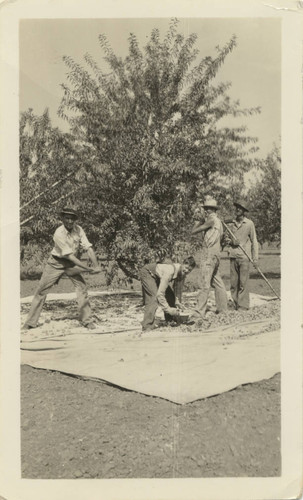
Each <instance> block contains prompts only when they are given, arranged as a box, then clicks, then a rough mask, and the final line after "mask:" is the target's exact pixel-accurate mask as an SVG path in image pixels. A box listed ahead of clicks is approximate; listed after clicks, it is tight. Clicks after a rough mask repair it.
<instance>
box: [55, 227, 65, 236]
mask: <svg viewBox="0 0 303 500" xmlns="http://www.w3.org/2000/svg"><path fill="white" fill-rule="evenodd" d="M65 233H66V229H65V227H64V225H63V224H61V226H59V227H57V229H56V231H55V232H54V236H58V235H61V234H65Z"/></svg>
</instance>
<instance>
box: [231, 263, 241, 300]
mask: <svg viewBox="0 0 303 500" xmlns="http://www.w3.org/2000/svg"><path fill="white" fill-rule="evenodd" d="M239 279H240V278H239V266H238V262H237V260H236V259H230V294H231V298H232V299H233V301H234V305H235V308H236V309H237V308H238V293H239Z"/></svg>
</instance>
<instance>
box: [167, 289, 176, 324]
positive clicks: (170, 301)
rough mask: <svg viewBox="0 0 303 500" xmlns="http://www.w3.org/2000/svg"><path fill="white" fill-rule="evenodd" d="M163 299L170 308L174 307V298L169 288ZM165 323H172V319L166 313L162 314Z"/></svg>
mask: <svg viewBox="0 0 303 500" xmlns="http://www.w3.org/2000/svg"><path fill="white" fill-rule="evenodd" d="M165 298H166V300H167V303H168V305H169V306H170V307H176V297H175V294H174V292H173V290H172V289H171V287H170V286H168V287H167V289H166V292H165ZM164 318H165V321H172V320H173V319H174V318H173V316H171V315H170V314H168V313H166V312H165V313H164Z"/></svg>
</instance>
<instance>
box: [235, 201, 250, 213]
mask: <svg viewBox="0 0 303 500" xmlns="http://www.w3.org/2000/svg"><path fill="white" fill-rule="evenodd" d="M234 206H235V207H240V208H242V209H243V210H245V212H249V208H247V205H246V202H245V201H242V200H239V201H235V202H234Z"/></svg>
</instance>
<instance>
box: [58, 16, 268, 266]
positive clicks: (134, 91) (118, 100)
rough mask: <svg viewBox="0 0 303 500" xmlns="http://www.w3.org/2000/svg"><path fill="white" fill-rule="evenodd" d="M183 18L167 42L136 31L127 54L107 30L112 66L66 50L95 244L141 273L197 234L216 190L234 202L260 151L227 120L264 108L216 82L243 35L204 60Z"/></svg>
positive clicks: (86, 214) (85, 213)
mask: <svg viewBox="0 0 303 500" xmlns="http://www.w3.org/2000/svg"><path fill="white" fill-rule="evenodd" d="M177 25H178V22H177V21H176V20H174V21H172V22H171V25H170V28H169V30H168V32H167V33H166V35H165V37H164V38H163V39H161V37H160V33H159V31H158V30H157V29H154V30H153V31H152V32H151V35H150V38H149V41H148V43H147V45H146V46H145V47H144V48H143V49H141V48H140V47H139V44H138V41H137V38H136V36H135V35H134V34H131V35H130V36H129V52H128V55H127V57H125V59H121V58H119V57H118V56H117V55H115V54H114V52H113V50H112V49H111V47H110V45H109V43H108V41H107V39H106V37H104V36H103V35H100V37H99V41H100V45H101V49H102V51H103V56H104V62H103V64H102V67H103V68H104V67H105V66H106V69H105V70H104V69H101V67H100V65H98V64H97V62H96V61H95V60H93V58H92V57H91V56H90V55H89V54H86V55H85V63H84V65H81V64H79V63H78V62H76V61H74V60H73V59H72V58H71V57H69V56H65V57H64V61H65V63H66V65H67V68H68V83H67V84H64V85H62V86H63V90H64V95H63V99H62V103H61V106H60V108H59V114H60V116H61V117H65V118H66V119H67V120H68V121H69V123H70V126H71V134H72V135H73V137H74V138H75V139H76V142H77V144H79V145H81V148H80V150H79V155H80V156H79V158H80V161H79V162H78V164H79V165H80V164H81V168H82V169H83V171H85V182H82V184H81V196H78V197H77V198H76V201H77V205H78V209H79V210H80V211H81V213H82V220H85V225H86V227H88V229H89V233H90V237H91V239H92V240H93V242H94V243H95V245H97V247H98V246H101V247H102V248H103V249H104V250H105V251H106V252H107V254H108V255H109V258H111V259H113V260H115V261H116V262H118V264H119V266H120V267H121V268H122V269H124V270H125V271H126V273H128V274H129V275H133V276H134V275H136V269H137V267H138V266H139V265H140V264H141V263H142V262H143V261H144V259H148V258H150V257H151V255H153V254H154V253H155V252H156V251H157V250H158V249H160V248H161V249H162V248H164V249H166V250H167V252H168V253H169V254H170V255H172V254H173V253H174V252H175V253H176V252H177V253H178V251H177V250H176V249H178V248H179V249H180V248H181V247H182V245H181V242H184V241H189V240H190V238H189V232H188V229H189V227H190V226H191V218H192V213H193V210H194V208H195V206H196V204H197V203H198V202H199V201H201V200H202V199H203V198H204V197H205V196H206V195H208V194H211V195H212V196H215V197H217V199H218V201H219V203H220V202H222V201H224V203H225V204H226V200H227V204H228V200H229V199H232V198H233V197H234V195H235V194H237V193H238V192H239V190H240V189H241V187H242V186H243V174H244V173H245V172H246V171H248V170H249V169H250V168H251V166H252V162H253V160H252V158H253V153H254V151H255V145H254V144H255V141H256V139H254V138H251V137H248V136H247V134H246V130H245V127H243V126H240V127H239V126H237V127H236V126H235V127H232V126H229V127H224V126H223V125H222V123H223V122H222V118H225V119H226V118H227V117H230V118H231V119H232V118H233V117H238V116H243V117H244V116H247V115H250V114H252V113H255V112H258V111H259V110H258V109H248V110H245V109H241V108H240V105H239V102H232V101H231V99H230V98H229V96H228V89H229V87H230V85H231V84H230V83H219V84H215V82H214V80H215V77H216V75H217V73H218V71H219V69H220V67H221V66H222V64H224V61H225V58H226V57H227V56H228V54H229V53H231V52H232V51H233V49H234V48H235V46H236V39H235V37H233V38H232V39H231V40H230V41H228V43H227V44H226V45H225V46H224V47H222V48H219V47H217V55H216V56H215V57H204V58H202V59H199V58H198V50H197V49H196V48H195V42H196V39H197V35H196V34H191V35H189V36H188V37H185V36H184V35H182V34H180V33H179V32H178V26H177ZM104 65H105V66H104ZM225 122H226V120H225ZM231 123H232V122H231ZM81 155H83V156H82V159H83V161H82V162H81ZM183 246H184V245H183ZM180 251H181V250H180ZM182 251H184V249H183V250H182Z"/></svg>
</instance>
